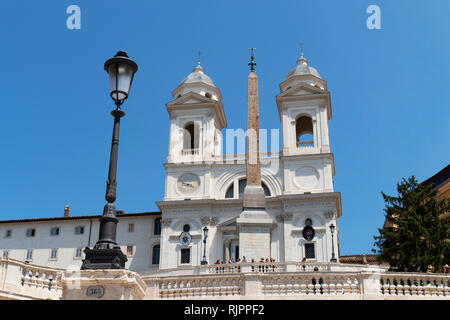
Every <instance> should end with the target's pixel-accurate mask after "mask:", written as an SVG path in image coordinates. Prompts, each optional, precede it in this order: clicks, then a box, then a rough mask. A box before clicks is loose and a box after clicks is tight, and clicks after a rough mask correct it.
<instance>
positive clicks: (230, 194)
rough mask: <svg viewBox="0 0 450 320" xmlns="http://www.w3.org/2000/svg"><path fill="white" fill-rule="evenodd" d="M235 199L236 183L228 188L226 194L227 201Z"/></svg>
mask: <svg viewBox="0 0 450 320" xmlns="http://www.w3.org/2000/svg"><path fill="white" fill-rule="evenodd" d="M233 197H234V182H233V183H232V184H231V186H230V187H229V188H228V190H227V193H226V194H225V198H226V199H231V198H233Z"/></svg>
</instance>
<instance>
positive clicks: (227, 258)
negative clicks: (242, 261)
mask: <svg viewBox="0 0 450 320" xmlns="http://www.w3.org/2000/svg"><path fill="white" fill-rule="evenodd" d="M223 245H224V250H225V254H224V261H225V262H227V261H230V258H231V241H230V240H228V239H227V240H224V241H223Z"/></svg>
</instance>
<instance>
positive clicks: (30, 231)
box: [27, 229, 36, 237]
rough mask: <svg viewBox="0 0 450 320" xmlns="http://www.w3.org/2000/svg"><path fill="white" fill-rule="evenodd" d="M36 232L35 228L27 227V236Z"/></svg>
mask: <svg viewBox="0 0 450 320" xmlns="http://www.w3.org/2000/svg"><path fill="white" fill-rule="evenodd" d="M35 234H36V229H27V237H34V236H35Z"/></svg>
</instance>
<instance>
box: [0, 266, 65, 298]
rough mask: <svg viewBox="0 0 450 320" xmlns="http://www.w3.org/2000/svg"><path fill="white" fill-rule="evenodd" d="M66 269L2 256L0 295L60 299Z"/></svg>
mask: <svg viewBox="0 0 450 320" xmlns="http://www.w3.org/2000/svg"><path fill="white" fill-rule="evenodd" d="M63 272H64V270H61V269H54V268H47V267H40V266H36V265H31V264H28V263H25V262H22V261H19V260H14V259H3V258H0V297H1V296H5V297H8V298H12V299H14V298H15V297H16V298H21V299H24V298H26V299H59V298H60V297H61V295H62V287H61V277H62V273H63Z"/></svg>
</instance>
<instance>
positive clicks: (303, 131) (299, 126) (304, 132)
mask: <svg viewBox="0 0 450 320" xmlns="http://www.w3.org/2000/svg"><path fill="white" fill-rule="evenodd" d="M295 132H296V137H297V147H298V148H302V147H314V136H313V122H312V118H311V117H309V116H300V117H298V118H297V120H296V121H295Z"/></svg>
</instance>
